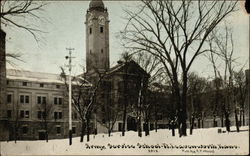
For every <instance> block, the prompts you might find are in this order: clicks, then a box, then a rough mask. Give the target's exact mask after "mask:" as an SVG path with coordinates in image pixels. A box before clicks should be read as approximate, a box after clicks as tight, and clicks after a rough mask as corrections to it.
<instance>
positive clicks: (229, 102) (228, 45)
mask: <svg viewBox="0 0 250 156" xmlns="http://www.w3.org/2000/svg"><path fill="white" fill-rule="evenodd" d="M209 42H210V44H209V45H210V56H209V57H208V58H209V60H210V62H211V63H212V64H213V68H214V73H215V80H216V81H220V80H221V82H215V85H216V94H219V93H218V91H219V87H220V88H221V90H222V92H223V94H224V95H223V97H224V98H223V101H222V103H223V104H222V107H221V111H222V112H223V114H224V116H225V125H226V129H227V131H228V132H229V131H230V119H229V116H230V113H231V111H232V109H234V113H235V122H236V128H237V131H239V124H238V117H237V111H236V109H237V106H236V97H235V95H236V93H235V91H236V90H235V86H234V70H235V69H234V68H235V63H236V58H234V55H233V54H234V42H233V34H232V31H231V29H230V28H229V27H228V26H227V25H225V27H224V31H218V30H216V29H215V30H214V31H213V33H212V35H211V38H210V39H209ZM215 57H217V58H218V59H219V61H217V62H216V61H215ZM218 62H222V63H223V64H222V65H221V64H220V66H222V67H221V68H222V70H223V74H221V72H220V70H219V67H218V66H219V64H218ZM217 98H218V95H217V96H216V99H217ZM216 101H217V102H218V100H216ZM222 120H223V115H222Z"/></svg>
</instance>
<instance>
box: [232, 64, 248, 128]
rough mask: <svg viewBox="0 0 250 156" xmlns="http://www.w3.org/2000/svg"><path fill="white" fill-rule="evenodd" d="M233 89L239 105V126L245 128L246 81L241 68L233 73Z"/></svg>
mask: <svg viewBox="0 0 250 156" xmlns="http://www.w3.org/2000/svg"><path fill="white" fill-rule="evenodd" d="M234 79H235V87H236V91H237V93H236V95H235V96H236V100H237V101H238V102H239V105H240V126H241V125H242V126H245V106H246V104H245V101H246V97H247V83H248V82H247V81H246V76H245V74H244V72H243V68H241V69H240V70H239V71H235V72H234Z"/></svg>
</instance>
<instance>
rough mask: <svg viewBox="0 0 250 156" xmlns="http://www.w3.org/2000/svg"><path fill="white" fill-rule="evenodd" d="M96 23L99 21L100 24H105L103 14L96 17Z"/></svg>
mask: <svg viewBox="0 0 250 156" xmlns="http://www.w3.org/2000/svg"><path fill="white" fill-rule="evenodd" d="M98 23H99V24H100V25H104V24H105V17H104V16H99V18H98Z"/></svg>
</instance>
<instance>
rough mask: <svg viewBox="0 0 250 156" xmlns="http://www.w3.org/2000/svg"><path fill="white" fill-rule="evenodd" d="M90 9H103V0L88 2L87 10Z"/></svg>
mask: <svg viewBox="0 0 250 156" xmlns="http://www.w3.org/2000/svg"><path fill="white" fill-rule="evenodd" d="M92 10H98V11H104V10H105V8H104V3H103V1H102V0H92V1H91V2H90V3H89V11H92Z"/></svg>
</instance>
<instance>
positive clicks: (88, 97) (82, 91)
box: [61, 67, 106, 142]
mask: <svg viewBox="0 0 250 156" xmlns="http://www.w3.org/2000/svg"><path fill="white" fill-rule="evenodd" d="M61 71H62V72H61V78H62V79H63V81H64V83H65V86H66V90H67V91H68V84H67V76H66V73H65V70H64V69H63V68H62V67H61ZM97 74H98V76H97V82H96V83H94V84H92V85H90V84H89V83H88V82H86V79H85V78H84V77H81V76H80V77H73V79H72V82H73V91H72V92H73V93H72V95H73V96H72V102H73V106H74V108H75V110H76V111H77V112H78V114H79V116H80V122H81V138H80V142H83V137H84V135H85V132H86V130H87V141H89V140H90V137H89V135H90V119H91V114H92V113H93V109H94V108H95V106H94V104H95V100H96V98H97V92H98V88H99V86H100V83H101V82H102V80H103V78H104V77H105V76H106V74H105V73H100V72H98V73H97Z"/></svg>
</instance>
